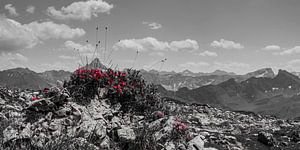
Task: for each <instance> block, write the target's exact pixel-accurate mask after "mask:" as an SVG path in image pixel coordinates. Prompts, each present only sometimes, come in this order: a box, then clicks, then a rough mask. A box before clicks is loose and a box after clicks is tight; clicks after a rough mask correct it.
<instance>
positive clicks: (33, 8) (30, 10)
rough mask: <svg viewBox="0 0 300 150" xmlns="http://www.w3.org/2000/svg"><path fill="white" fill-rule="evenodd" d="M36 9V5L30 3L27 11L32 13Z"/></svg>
mask: <svg viewBox="0 0 300 150" xmlns="http://www.w3.org/2000/svg"><path fill="white" fill-rule="evenodd" d="M34 11H35V7H34V6H32V5H30V6H27V8H26V12H28V13H30V14H33V13H34Z"/></svg>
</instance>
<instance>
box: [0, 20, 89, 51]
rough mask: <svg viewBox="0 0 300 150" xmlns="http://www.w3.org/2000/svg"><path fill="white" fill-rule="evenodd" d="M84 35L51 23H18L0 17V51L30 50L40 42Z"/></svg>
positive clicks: (76, 30)
mask: <svg viewBox="0 0 300 150" xmlns="http://www.w3.org/2000/svg"><path fill="white" fill-rule="evenodd" d="M83 35H85V31H84V30H83V29H80V28H71V27H69V26H67V25H65V24H55V23H53V22H36V21H35V22H31V23H29V24H23V25H22V24H20V23H19V22H17V21H15V20H12V19H9V18H6V17H4V16H0V51H14V50H20V49H26V48H32V47H34V46H35V45H37V44H38V43H40V42H41V41H42V40H47V39H51V38H52V39H53V38H54V39H72V38H76V37H80V36H83Z"/></svg>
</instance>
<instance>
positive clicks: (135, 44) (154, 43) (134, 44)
mask: <svg viewBox="0 0 300 150" xmlns="http://www.w3.org/2000/svg"><path fill="white" fill-rule="evenodd" d="M113 47H114V48H115V49H133V50H139V51H167V50H168V49H170V45H169V44H168V42H162V41H158V40H157V39H155V38H153V37H146V38H143V39H125V40H121V41H120V42H118V43H116V44H115V45H114V46H113Z"/></svg>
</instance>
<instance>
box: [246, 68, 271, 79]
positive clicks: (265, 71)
mask: <svg viewBox="0 0 300 150" xmlns="http://www.w3.org/2000/svg"><path fill="white" fill-rule="evenodd" d="M246 75H248V76H251V77H256V78H261V77H265V78H274V77H275V73H274V72H273V70H272V68H262V69H259V70H256V71H254V72H250V73H247V74H246Z"/></svg>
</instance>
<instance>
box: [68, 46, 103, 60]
mask: <svg viewBox="0 0 300 150" xmlns="http://www.w3.org/2000/svg"><path fill="white" fill-rule="evenodd" d="M64 49H66V50H69V51H73V52H74V54H76V55H77V57H80V58H78V59H80V60H81V61H84V62H82V63H86V57H87V59H88V61H90V60H91V59H92V57H94V58H95V57H100V55H101V52H103V49H99V48H98V49H97V51H96V52H95V47H94V46H93V45H92V44H89V43H87V44H80V43H76V42H73V41H66V42H65V43H64ZM78 53H79V55H80V56H78ZM94 53H95V54H94Z"/></svg>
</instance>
